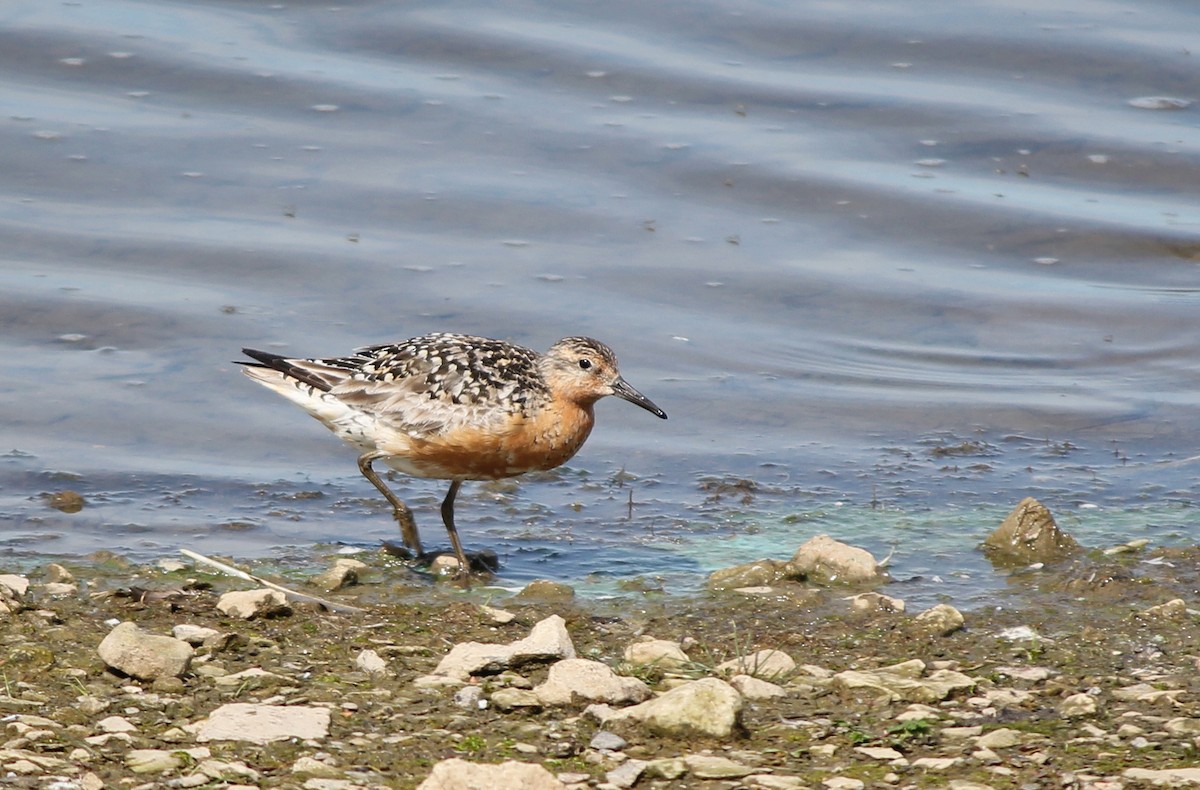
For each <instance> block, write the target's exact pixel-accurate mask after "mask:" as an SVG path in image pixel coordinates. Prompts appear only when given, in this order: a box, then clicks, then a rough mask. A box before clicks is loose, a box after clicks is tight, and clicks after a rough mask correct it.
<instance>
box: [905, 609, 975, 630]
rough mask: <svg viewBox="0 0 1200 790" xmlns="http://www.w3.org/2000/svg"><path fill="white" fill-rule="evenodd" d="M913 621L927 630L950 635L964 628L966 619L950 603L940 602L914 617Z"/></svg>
mask: <svg viewBox="0 0 1200 790" xmlns="http://www.w3.org/2000/svg"><path fill="white" fill-rule="evenodd" d="M913 622H914V623H915V624H916V625H917V626H918V627H919V628H922V629H924V630H926V631H930V632H932V633H935V634H940V635H941V636H949V635H950V634H952V633H954V632H955V631H957V630H959V629H960V628H962V627H963V624H964V623H966V620H965V619H964V618H963V616H962V612H960V611H958V610H957V609H955V608H954V607H953V606H951V605H950V604H946V603H939V604H937V605H936V606H931V607H930V608H928V609H926V610H925V611H923V612H921V613H920V614H918V615H917V616H916V617H914V618H913Z"/></svg>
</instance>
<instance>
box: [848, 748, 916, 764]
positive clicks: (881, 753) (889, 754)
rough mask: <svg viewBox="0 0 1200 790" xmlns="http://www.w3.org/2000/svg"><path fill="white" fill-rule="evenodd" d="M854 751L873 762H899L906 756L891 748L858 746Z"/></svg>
mask: <svg viewBox="0 0 1200 790" xmlns="http://www.w3.org/2000/svg"><path fill="white" fill-rule="evenodd" d="M854 751H856V752H858V753H859V754H861V755H863V756H864V757H870V758H871V759H872V760H888V761H891V760H899V759H900V758H902V757H903V756H904V755H903V754H901V753H900V752H898V751H896V750H895V749H893V748H892V747H890V746H856V747H854Z"/></svg>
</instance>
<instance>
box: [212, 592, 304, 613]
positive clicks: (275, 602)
mask: <svg viewBox="0 0 1200 790" xmlns="http://www.w3.org/2000/svg"><path fill="white" fill-rule="evenodd" d="M217 609H219V610H220V611H221V612H223V613H224V614H227V615H229V616H230V617H238V618H241V619H242V620H252V619H254V618H255V617H258V618H264V617H277V616H280V615H286V614H291V611H292V610H291V607H289V606H288V602H287V597H286V596H285V595H284V594H283V593H281V592H279V590H239V591H235V592H227V593H225V594H224V595H222V596H221V597H220V598H218V599H217Z"/></svg>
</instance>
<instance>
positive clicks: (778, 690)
mask: <svg viewBox="0 0 1200 790" xmlns="http://www.w3.org/2000/svg"><path fill="white" fill-rule="evenodd" d="M729 685H731V686H733V687H734V688H735V689H737V692H738V693H739V694H741V695H742V698H743V699H750V700H760V699H774V698H776V697H786V696H787V691H786V690H784V688H783V687H782V686H777V685H775V684H774V683H769V682H767V681H765V680H759V679H758V678H756V677H751V676H750V675H734V676H733V677H731V678H730V679H729Z"/></svg>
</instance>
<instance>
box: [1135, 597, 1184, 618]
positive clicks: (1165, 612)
mask: <svg viewBox="0 0 1200 790" xmlns="http://www.w3.org/2000/svg"><path fill="white" fill-rule="evenodd" d="M1138 616H1139V617H1143V618H1146V619H1158V620H1182V619H1184V618H1186V617H1187V616H1188V607H1187V602H1186V601H1184V600H1183V599H1182V598H1175V599H1172V600H1170V601H1167V602H1166V603H1160V604H1159V605H1158V606H1151V607H1150V608H1149V609H1146V610H1145V611H1144V612H1142V613H1141V614H1140V615H1138Z"/></svg>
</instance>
